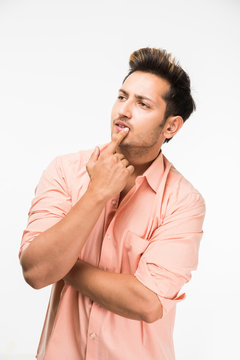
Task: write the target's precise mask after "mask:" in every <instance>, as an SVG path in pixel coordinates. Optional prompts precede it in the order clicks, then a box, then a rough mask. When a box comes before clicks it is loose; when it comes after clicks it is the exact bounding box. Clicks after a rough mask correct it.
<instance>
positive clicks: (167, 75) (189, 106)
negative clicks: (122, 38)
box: [123, 47, 196, 142]
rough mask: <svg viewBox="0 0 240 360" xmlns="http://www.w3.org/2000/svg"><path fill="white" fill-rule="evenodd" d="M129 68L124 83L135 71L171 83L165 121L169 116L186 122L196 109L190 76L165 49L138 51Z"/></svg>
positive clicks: (133, 56)
mask: <svg viewBox="0 0 240 360" xmlns="http://www.w3.org/2000/svg"><path fill="white" fill-rule="evenodd" d="M129 66H130V69H129V72H128V74H127V76H126V77H125V78H124V80H123V83H124V81H125V80H126V78H127V77H128V76H129V75H131V74H132V73H133V72H134V71H144V72H148V73H152V74H155V75H157V76H159V77H161V78H162V79H165V80H167V81H168V82H169V84H170V90H169V92H168V93H166V94H165V96H164V100H165V101H166V103H167V107H166V111H165V116H164V121H166V120H167V118H168V117H169V116H177V115H180V116H181V117H182V118H183V121H184V122H185V121H186V120H187V119H188V118H189V116H190V115H191V113H192V112H193V111H194V110H195V109H196V105H195V102H194V100H193V98H192V95H191V89H190V78H189V76H188V74H187V73H186V72H185V71H184V70H183V69H182V68H181V66H180V65H179V63H178V62H176V60H175V58H174V57H172V55H171V54H170V53H167V51H166V50H165V49H156V48H149V47H146V48H142V49H139V50H136V51H134V52H133V53H132V54H131V55H130V58H129ZM170 140H171V138H170V139H165V141H164V142H168V141H170Z"/></svg>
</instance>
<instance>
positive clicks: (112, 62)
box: [0, 0, 240, 360]
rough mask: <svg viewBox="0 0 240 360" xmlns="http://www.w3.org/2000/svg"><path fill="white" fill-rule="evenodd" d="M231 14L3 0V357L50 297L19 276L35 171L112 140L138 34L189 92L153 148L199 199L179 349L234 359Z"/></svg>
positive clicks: (161, 5)
mask: <svg viewBox="0 0 240 360" xmlns="http://www.w3.org/2000/svg"><path fill="white" fill-rule="evenodd" d="M239 15H240V2H239V1H237V0H235V1H234V0H225V1H223V0H219V1H214V0H213V1H211V0H201V1H191V0H189V1H187V0H185V1H179V0H172V1H169V2H167V1H166V0H165V1H153V0H148V1H143V0H134V1H130V0H121V1H110V0H105V1H103V0H102V1H97V0H96V1H73V0H61V1H60V0H55V1H54V0H44V1H43V0H41V1H36V0H28V1H27V0H25V1H23V0H15V1H14V0H8V1H7V0H0V120H1V130H0V134H1V141H0V150H1V179H0V180H1V186H0V191H1V195H0V196H1V207H0V208H1V210H0V211H1V218H0V219H1V241H0V256H1V261H0V275H1V284H0V292H1V296H0V304H1V305H0V327H1V330H0V331H1V334H0V354H1V355H0V359H2V360H3V359H4V360H7V359H8V360H20V359H21V360H30V359H34V355H35V352H36V349H37V345H38V341H39V337H40V333H41V329H42V325H43V320H44V316H45V312H46V308H47V304H48V298H49V293H50V287H48V288H46V289H42V290H34V289H32V288H31V287H30V286H28V285H27V284H26V283H25V282H24V280H23V277H22V273H21V267H20V265H19V262H18V249H19V246H20V240H21V236H22V232H23V230H24V228H25V226H26V223H27V213H28V210H29V207H30V202H31V200H32V198H33V195H34V188H35V186H36V184H37V182H38V180H39V178H40V175H41V173H42V171H43V170H44V168H45V167H46V166H47V165H48V164H49V162H50V161H51V160H52V159H53V158H54V157H55V156H57V155H61V154H65V153H70V152H75V151H79V150H80V149H89V148H92V147H93V146H95V145H96V144H103V143H105V142H107V141H109V140H110V113H111V107H112V104H113V102H114V101H115V98H116V96H117V90H118V88H119V87H120V86H121V82H122V80H123V78H124V76H125V75H126V74H127V71H128V58H129V56H130V54H131V52H132V51H134V50H137V49H139V48H140V47H145V46H151V47H158V48H166V49H167V50H168V51H169V52H172V53H173V54H174V55H175V56H176V58H177V59H178V60H179V61H180V64H181V65H182V66H183V68H184V69H185V70H186V71H187V72H188V73H189V75H190V77H191V80H192V90H193V96H194V98H195V101H196V103H197V111H196V112H195V113H194V114H193V115H192V116H191V117H190V119H188V120H187V122H186V123H185V124H184V126H183V128H182V129H181V130H180V132H179V133H178V134H177V135H176V136H175V138H174V139H173V140H171V141H170V142H169V144H164V145H163V148H162V150H163V153H164V155H165V156H166V157H167V158H168V159H169V160H170V161H171V162H172V163H173V164H174V166H175V167H176V168H177V169H178V170H179V171H180V172H181V173H182V174H183V175H184V176H185V177H186V178H187V179H188V180H189V181H190V182H192V184H193V185H194V186H195V187H196V188H197V189H198V190H199V191H200V192H201V193H202V195H203V196H204V198H205V201H206V205H207V213H206V218H205V223H204V236H203V239H202V242H201V246H200V254H199V265H198V270H197V271H196V272H194V273H193V276H192V280H191V281H190V282H189V283H188V284H186V285H185V286H184V288H183V289H182V292H183V291H185V292H186V294H187V298H186V300H184V301H183V302H181V303H179V305H178V306H177V315H176V323H175V331H174V341H175V350H176V359H177V360H193V359H194V360H213V359H218V360H220V359H240V350H239V335H240V332H239V326H238V325H239V320H240V319H239V298H240V289H239V288H240V270H239V263H240V261H239V254H240V253H239V250H240V245H239V244H240V236H239V227H238V225H239V222H240V221H239V200H240V199H239V183H240V178H239V155H240V152H239V146H238V139H239V130H240V126H239V122H240V118H239V75H240V74H239V67H240V65H239V64H240V61H239V60H240V59H239V38H240V37H239V35H240V34H239V33H240V31H239V29H240V26H239ZM69 360H71V359H69ZM96 360H97V359H96ZM154 360H155V359H154ZM159 360H160V359H159Z"/></svg>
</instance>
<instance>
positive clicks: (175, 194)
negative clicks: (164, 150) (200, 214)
mask: <svg viewBox="0 0 240 360" xmlns="http://www.w3.org/2000/svg"><path fill="white" fill-rule="evenodd" d="M167 161H168V160H167ZM165 191H166V192H167V193H168V199H169V202H170V203H175V204H176V203H182V202H185V200H186V199H188V200H189V201H190V200H192V201H198V202H201V203H205V200H204V198H203V196H202V194H201V193H200V191H199V190H198V189H197V188H196V187H195V186H194V185H193V184H192V183H191V181H190V180H189V179H187V178H186V177H185V176H184V175H183V174H182V173H181V172H180V171H179V170H178V169H176V168H175V166H174V165H173V164H172V163H171V167H170V170H169V173H168V177H167V180H166V185H165Z"/></svg>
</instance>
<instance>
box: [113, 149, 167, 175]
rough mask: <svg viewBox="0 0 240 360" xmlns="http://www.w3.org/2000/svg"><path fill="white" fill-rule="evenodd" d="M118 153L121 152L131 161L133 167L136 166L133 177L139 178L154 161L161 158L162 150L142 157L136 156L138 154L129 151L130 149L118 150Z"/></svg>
mask: <svg viewBox="0 0 240 360" xmlns="http://www.w3.org/2000/svg"><path fill="white" fill-rule="evenodd" d="M117 152H121V153H122V154H123V155H124V157H125V158H126V159H127V160H128V161H129V163H130V164H131V165H133V166H134V169H135V170H134V173H133V175H132V177H135V178H136V177H137V176H139V175H142V174H143V173H144V172H145V171H146V170H147V169H148V168H149V166H150V165H151V164H152V163H153V161H154V160H155V159H156V158H157V157H158V156H159V154H160V152H161V148H160V149H159V150H158V152H157V151H155V153H151V154H150V153H146V152H145V153H144V154H141V156H139V155H138V156H136V153H133V152H130V151H128V149H125V148H123V149H118V150H117Z"/></svg>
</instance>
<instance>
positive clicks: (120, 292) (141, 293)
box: [64, 260, 162, 323]
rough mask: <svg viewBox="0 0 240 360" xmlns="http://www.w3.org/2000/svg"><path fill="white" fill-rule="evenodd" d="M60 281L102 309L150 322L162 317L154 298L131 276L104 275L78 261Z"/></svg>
mask: <svg viewBox="0 0 240 360" xmlns="http://www.w3.org/2000/svg"><path fill="white" fill-rule="evenodd" d="M64 281H65V282H66V283H68V284H69V285H71V286H73V287H74V288H76V289H77V290H78V291H79V292H81V294H82V295H85V296H88V297H89V298H90V299H92V300H93V301H95V302H97V303H98V304H99V305H101V306H103V307H104V308H106V309H108V310H110V311H112V312H114V313H116V314H118V315H121V316H124V317H126V318H129V319H134V320H143V321H145V322H148V323H151V322H154V321H156V320H158V319H160V318H161V317H162V306H161V302H160V300H159V299H158V297H157V295H156V294H155V293H154V292H153V291H151V290H149V289H148V288H147V287H145V286H144V285H143V284H142V283H141V282H140V281H139V280H137V279H136V278H135V276H133V275H126V274H117V273H111V272H106V271H104V270H101V269H99V268H96V267H94V266H92V265H90V264H88V263H86V262H83V261H80V260H78V261H77V263H76V264H75V265H74V267H73V268H72V269H71V271H70V272H69V273H68V274H67V275H66V276H65V278H64Z"/></svg>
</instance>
